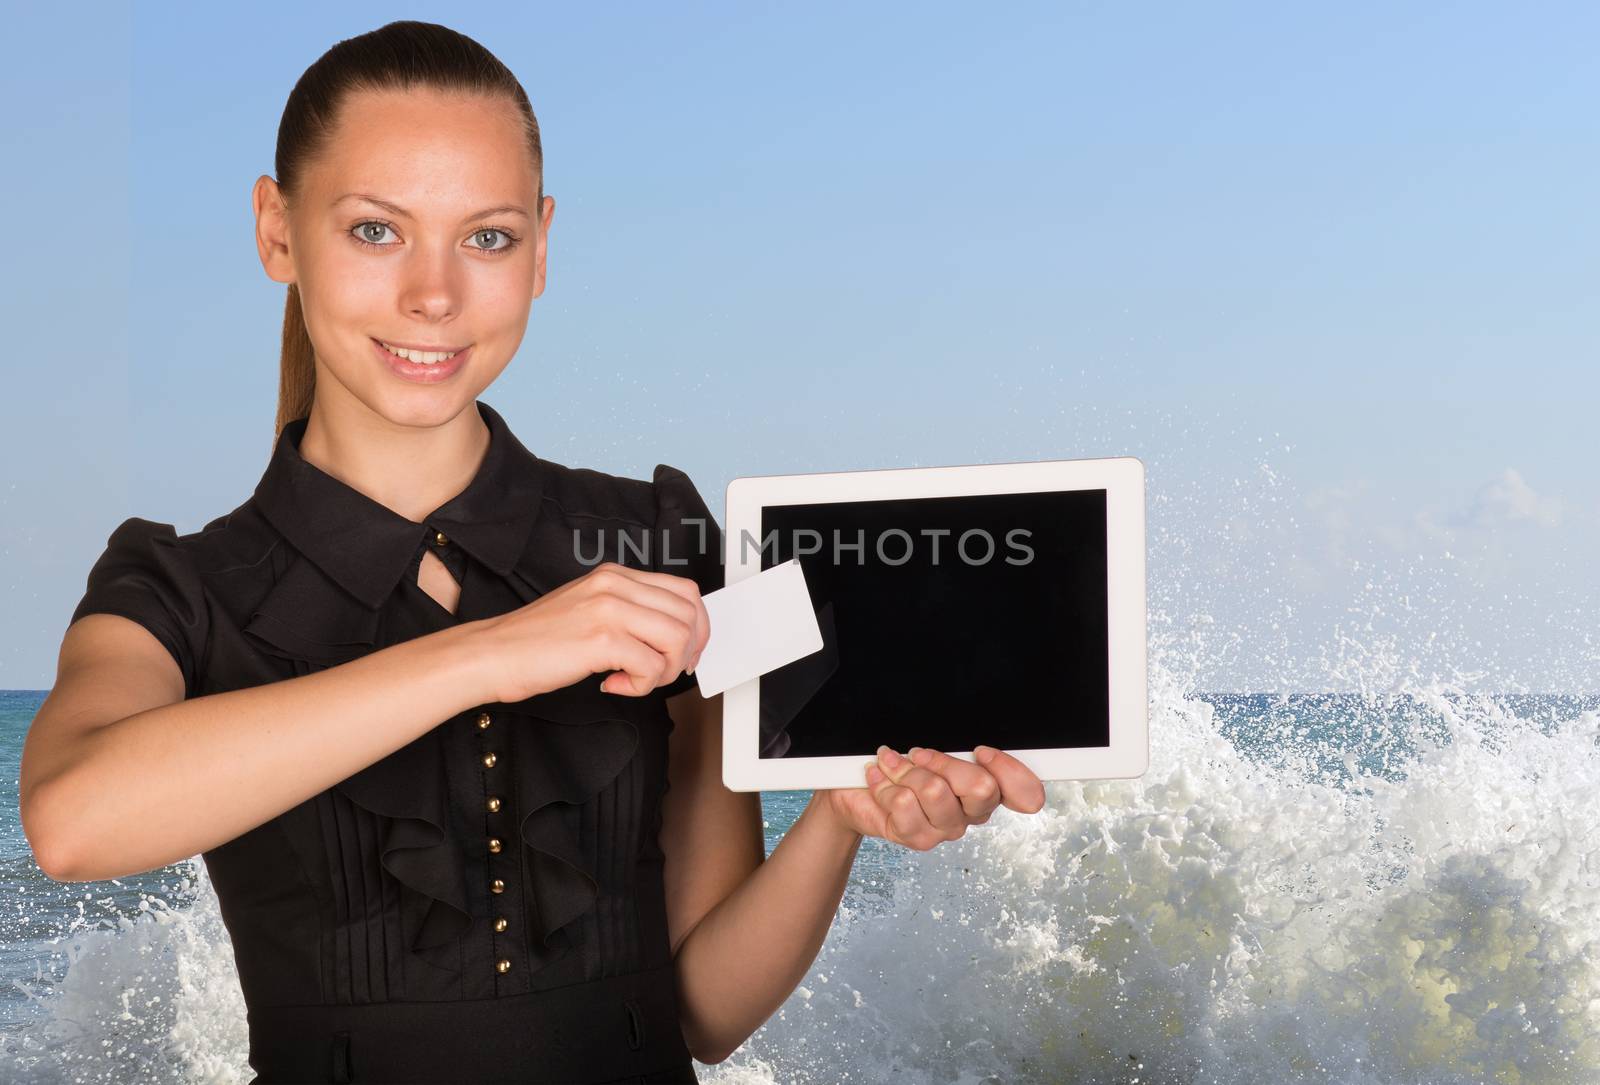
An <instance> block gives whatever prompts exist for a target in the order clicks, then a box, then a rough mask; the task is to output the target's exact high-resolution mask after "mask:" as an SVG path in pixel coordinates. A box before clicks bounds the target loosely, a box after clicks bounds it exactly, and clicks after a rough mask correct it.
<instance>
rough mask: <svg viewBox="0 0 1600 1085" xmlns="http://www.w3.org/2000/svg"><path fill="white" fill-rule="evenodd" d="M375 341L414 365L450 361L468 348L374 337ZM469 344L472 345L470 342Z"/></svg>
mask: <svg viewBox="0 0 1600 1085" xmlns="http://www.w3.org/2000/svg"><path fill="white" fill-rule="evenodd" d="M373 342H374V343H376V344H378V346H380V347H382V348H383V349H384V350H386V351H388V352H389V353H390V354H392V355H394V356H395V357H396V358H401V359H404V360H405V361H408V362H411V363H412V364H413V365H438V364H439V363H440V362H447V361H449V360H450V359H451V358H452V357H454V356H455V355H457V354H459V353H461V352H462V351H463V350H466V349H467V348H466V347H442V346H441V347H427V346H421V345H406V344H404V343H392V342H389V341H388V340H386V339H374V340H373ZM468 345H469V346H470V344H468Z"/></svg>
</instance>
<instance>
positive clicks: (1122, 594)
mask: <svg viewBox="0 0 1600 1085" xmlns="http://www.w3.org/2000/svg"><path fill="white" fill-rule="evenodd" d="M1100 489H1103V490H1105V491H1106V605H1107V615H1106V618H1107V633H1108V644H1107V648H1108V654H1109V670H1110V673H1109V675H1108V678H1109V693H1110V721H1111V745H1110V747H1108V748H1105V749H1072V748H1056V749H1036V750H1007V751H1006V752H1007V753H1010V754H1012V755H1013V756H1015V757H1016V758H1017V759H1018V760H1020V761H1022V762H1023V763H1024V764H1026V765H1027V766H1028V767H1029V768H1030V769H1032V770H1033V772H1034V773H1035V774H1036V775H1038V776H1039V778H1040V779H1043V780H1090V779H1130V778H1132V777H1136V776H1141V775H1143V774H1144V772H1145V769H1146V768H1148V766H1149V763H1150V742H1149V706H1148V702H1147V697H1148V692H1147V677H1146V669H1145V668H1146V652H1145V496H1144V464H1143V463H1142V462H1141V461H1140V460H1138V459H1137V458H1135V457H1132V456H1117V457H1110V458H1106V459H1090V460H1041V461H1034V462H1027V463H992V464H971V465H962V466H952V467H903V468H889V469H886V470H875V471H838V472H817V473H811V474H798V475H751V476H745V477H741V478H736V479H734V480H733V481H731V482H729V483H728V489H727V524H726V527H725V529H724V555H723V562H724V565H723V567H724V571H725V581H726V583H728V584H736V583H738V582H739V581H740V580H743V579H744V578H745V577H747V576H752V575H754V574H755V573H757V572H760V571H761V552H760V546H761V540H760V526H761V510H762V509H763V508H764V507H765V506H767V505H794V504H812V503H816V504H823V503H831V502H838V501H878V500H892V499H897V498H915V497H957V496H964V495H977V494H1006V493H1029V492H1036V491H1040V490H1100ZM745 539H748V540H749V544H748V545H740V543H741V540H745ZM759 714H760V679H754V680H752V681H749V682H744V683H742V684H740V685H737V686H733V687H731V688H729V689H727V690H725V691H724V692H723V694H722V735H723V741H722V780H723V783H724V784H725V785H726V786H727V787H728V788H729V789H730V790H733V791H789V790H805V789H816V788H833V787H864V786H866V778H865V775H864V773H865V765H866V762H867V761H870V760H871V756H870V755H868V756H866V757H862V756H856V755H849V756H837V757H797V758H769V759H767V760H762V759H761V758H760V757H758V756H757V755H756V753H755V751H756V749H757V735H758V733H759ZM900 752H901V753H904V752H905V751H904V750H902V751H900ZM944 752H945V753H948V754H951V755H952V756H955V757H959V758H961V759H962V760H965V761H973V760H974V758H973V755H972V751H971V750H946V751H944Z"/></svg>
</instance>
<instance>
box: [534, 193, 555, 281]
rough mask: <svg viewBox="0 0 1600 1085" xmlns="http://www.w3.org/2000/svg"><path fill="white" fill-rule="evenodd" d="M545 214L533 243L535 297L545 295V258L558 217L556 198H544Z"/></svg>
mask: <svg viewBox="0 0 1600 1085" xmlns="http://www.w3.org/2000/svg"><path fill="white" fill-rule="evenodd" d="M543 210H544V214H543V216H541V218H540V220H539V236H538V237H536V238H534V242H533V296H534V297H538V296H539V295H540V294H543V293H544V256H545V250H546V242H548V241H549V239H550V223H551V221H552V220H553V219H554V218H555V217H556V198H555V197H554V196H546V197H545V198H544V208H543Z"/></svg>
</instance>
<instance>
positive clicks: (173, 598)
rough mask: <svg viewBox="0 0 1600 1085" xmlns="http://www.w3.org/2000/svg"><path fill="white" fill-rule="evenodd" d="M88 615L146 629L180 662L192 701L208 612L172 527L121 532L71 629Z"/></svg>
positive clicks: (153, 525) (130, 522)
mask: <svg viewBox="0 0 1600 1085" xmlns="http://www.w3.org/2000/svg"><path fill="white" fill-rule="evenodd" d="M86 614H120V615H121V616H122V617H124V618H131V619H132V620H133V621H136V622H138V623H139V624H140V625H142V626H144V627H145V628H146V629H148V630H149V631H150V632H151V633H152V634H153V635H154V636H155V638H156V640H158V641H160V642H161V643H162V645H163V646H164V647H165V648H166V649H167V651H168V652H170V653H171V654H172V658H173V659H174V660H176V661H177V664H178V669H179V671H181V672H182V673H183V684H184V696H185V697H186V698H187V697H192V696H194V692H195V688H196V686H197V685H198V681H199V668H200V661H201V659H202V658H203V656H204V653H205V645H206V640H207V637H208V635H209V632H210V612H209V610H208V609H207V606H206V599H205V591H204V589H203V588H202V587H201V585H200V578H199V576H198V575H197V574H196V573H195V571H194V570H193V568H192V567H191V565H190V563H189V560H188V556H187V555H186V554H185V553H184V552H183V550H182V549H181V548H180V547H179V546H178V536H177V532H176V530H175V529H174V528H173V526H172V525H171V524H162V523H157V522H156V521H153V520H142V519H140V518H139V517H137V516H135V517H132V518H130V519H127V520H124V521H123V522H122V523H121V524H119V525H118V526H117V528H116V530H115V531H113V532H112V533H111V537H110V538H109V539H108V540H106V549H105V552H104V553H102V554H101V555H100V557H99V559H98V560H96V561H95V563H94V566H93V567H92V568H91V569H90V570H89V582H88V590H87V591H86V592H85V593H84V596H83V599H82V600H81V601H79V603H78V606H77V609H75V610H74V611H73V612H72V619H71V621H69V622H68V623H67V624H69V625H70V624H72V622H75V621H77V620H78V619H79V618H82V617H83V616H84V615H86Z"/></svg>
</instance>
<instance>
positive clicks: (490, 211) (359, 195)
mask: <svg viewBox="0 0 1600 1085" xmlns="http://www.w3.org/2000/svg"><path fill="white" fill-rule="evenodd" d="M346 200H362V201H364V202H366V203H370V204H374V205H376V206H378V207H381V208H383V209H384V210H385V211H387V212H389V213H390V214H391V215H399V216H400V217H401V218H410V217H411V212H409V211H407V210H406V209H405V208H403V207H401V206H400V205H398V204H393V203H390V202H389V201H388V200H380V199H379V198H378V197H376V196H374V195H372V194H370V193H367V192H346V193H345V194H344V195H343V196H340V197H339V198H338V199H336V200H334V201H333V202H334V205H335V206H337V205H339V204H341V203H343V202H344V201H346ZM490 215H521V216H522V217H523V218H531V217H532V216H531V215H529V214H528V212H526V211H524V210H523V209H522V208H521V207H519V206H517V205H516V204H514V203H503V204H500V205H499V206H498V207H485V208H484V209H483V210H482V211H479V212H476V213H475V214H471V215H468V216H467V217H466V218H464V219H462V220H461V221H462V222H472V221H473V220H475V219H483V218H488V217H489V216H490Z"/></svg>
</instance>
